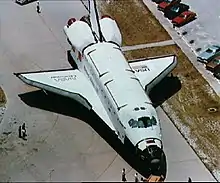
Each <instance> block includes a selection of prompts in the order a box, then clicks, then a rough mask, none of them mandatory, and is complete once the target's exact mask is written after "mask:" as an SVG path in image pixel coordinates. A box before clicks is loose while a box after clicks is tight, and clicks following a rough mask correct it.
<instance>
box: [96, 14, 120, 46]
mask: <svg viewBox="0 0 220 183" xmlns="http://www.w3.org/2000/svg"><path fill="white" fill-rule="evenodd" d="M99 22H100V27H101V30H102V34H103V36H104V38H105V40H106V41H112V42H114V43H116V44H118V45H119V46H121V43H122V36H121V32H120V30H119V28H118V25H117V23H116V21H115V20H113V19H111V18H109V17H105V18H102V19H101V20H99Z"/></svg>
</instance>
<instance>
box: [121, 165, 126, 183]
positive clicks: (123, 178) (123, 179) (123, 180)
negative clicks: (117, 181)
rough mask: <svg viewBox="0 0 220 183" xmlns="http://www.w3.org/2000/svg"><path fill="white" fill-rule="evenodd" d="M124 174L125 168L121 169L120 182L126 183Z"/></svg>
mask: <svg viewBox="0 0 220 183" xmlns="http://www.w3.org/2000/svg"><path fill="white" fill-rule="evenodd" d="M126 181H127V179H126V174H125V168H123V169H122V182H126Z"/></svg>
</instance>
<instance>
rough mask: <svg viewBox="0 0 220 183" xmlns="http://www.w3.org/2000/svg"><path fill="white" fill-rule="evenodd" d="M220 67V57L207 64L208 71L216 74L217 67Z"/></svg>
mask: <svg viewBox="0 0 220 183" xmlns="http://www.w3.org/2000/svg"><path fill="white" fill-rule="evenodd" d="M218 65H220V55H219V56H217V57H215V58H213V59H212V60H211V61H210V62H209V63H207V64H206V69H207V70H209V71H211V72H214V69H215V67H216V66H218Z"/></svg>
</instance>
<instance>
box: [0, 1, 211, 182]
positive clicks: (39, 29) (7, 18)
mask: <svg viewBox="0 0 220 183" xmlns="http://www.w3.org/2000/svg"><path fill="white" fill-rule="evenodd" d="M41 6H42V13H41V14H40V15H38V14H37V13H36V5H35V3H32V4H28V5H26V6H23V7H22V6H19V5H17V4H15V3H14V2H13V1H10V0H8V1H1V2H0V26H1V27H0V28H1V29H0V58H1V60H0V84H1V86H2V87H3V89H4V91H5V93H6V95H7V99H8V102H7V110H6V113H5V115H4V118H3V121H2V123H1V128H0V130H1V133H2V132H6V134H9V133H10V134H9V135H8V137H5V139H6V140H7V141H6V142H5V143H2V147H1V159H0V180H1V181H120V180H121V170H122V168H125V169H126V170H127V179H128V180H130V181H133V180H134V174H135V172H136V170H138V171H139V170H140V167H138V165H137V164H136V163H135V162H133V161H132V159H131V157H132V156H129V155H128V154H129V152H128V151H127V152H126V151H125V150H124V148H123V146H122V145H121V144H120V142H119V141H118V140H117V139H116V138H115V137H113V136H111V132H108V130H107V128H105V126H102V125H101V123H99V120H98V119H97V118H95V117H94V116H93V115H92V114H91V115H89V114H88V113H87V111H85V110H84V109H82V108H81V107H80V106H78V105H77V104H76V103H74V102H73V101H71V100H70V99H64V98H62V97H58V96H53V95H50V96H49V97H48V96H46V95H45V94H44V93H43V92H41V91H36V88H33V87H29V86H27V85H25V84H24V83H22V82H21V81H20V80H18V79H17V78H16V77H15V76H14V75H13V74H12V73H13V72H22V71H34V70H42V69H44V70H47V69H57V68H69V67H70V66H69V64H68V62H67V60H66V50H67V49H68V45H67V43H66V38H65V36H64V34H63V30H62V28H63V26H64V25H65V24H66V22H67V20H68V19H69V18H70V17H76V18H80V17H81V16H82V15H84V14H85V13H86V10H85V8H84V7H83V6H82V4H81V2H80V1H72V2H70V1H66V2H65V1H62V2H61V1H60V2H59V1H54V2H53V1H45V2H41ZM48 110H49V111H48ZM157 111H158V114H159V117H160V119H161V123H162V129H163V137H164V142H163V144H164V150H165V154H166V156H167V157H166V158H167V178H166V180H167V181H186V180H187V179H188V177H191V178H192V180H193V181H215V179H214V178H213V177H212V175H211V174H210V173H209V172H208V170H207V169H206V168H205V166H204V165H203V164H202V163H201V161H200V160H199V159H198V157H197V156H196V155H195V153H194V151H193V150H192V149H191V148H190V147H189V145H188V144H187V143H186V141H185V140H184V139H183V137H182V136H181V135H180V133H179V132H178V131H177V130H176V128H175V127H174V125H173V124H172V122H171V121H170V120H169V119H168V118H167V116H166V115H165V113H164V112H163V111H162V109H161V108H160V107H158V108H157ZM58 113H61V114H58ZM77 118H80V119H82V120H78V119H77ZM23 122H25V123H26V125H27V132H28V140H27V141H23V140H21V139H18V137H17V136H18V134H17V130H18V126H19V125H21V124H22V123H23ZM125 160H126V161H125ZM131 166H132V167H133V168H132V167H131ZM134 168H135V169H136V170H134ZM143 169H144V168H142V170H140V172H143V171H144V170H143Z"/></svg>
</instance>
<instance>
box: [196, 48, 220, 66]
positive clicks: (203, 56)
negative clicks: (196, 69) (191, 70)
mask: <svg viewBox="0 0 220 183" xmlns="http://www.w3.org/2000/svg"><path fill="white" fill-rule="evenodd" d="M217 55H220V46H219V45H211V46H209V47H208V48H206V49H205V51H203V52H202V53H200V54H199V56H198V57H197V61H199V62H202V63H205V64H207V63H208V62H210V60H211V59H212V58H214V57H215V56H217Z"/></svg>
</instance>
